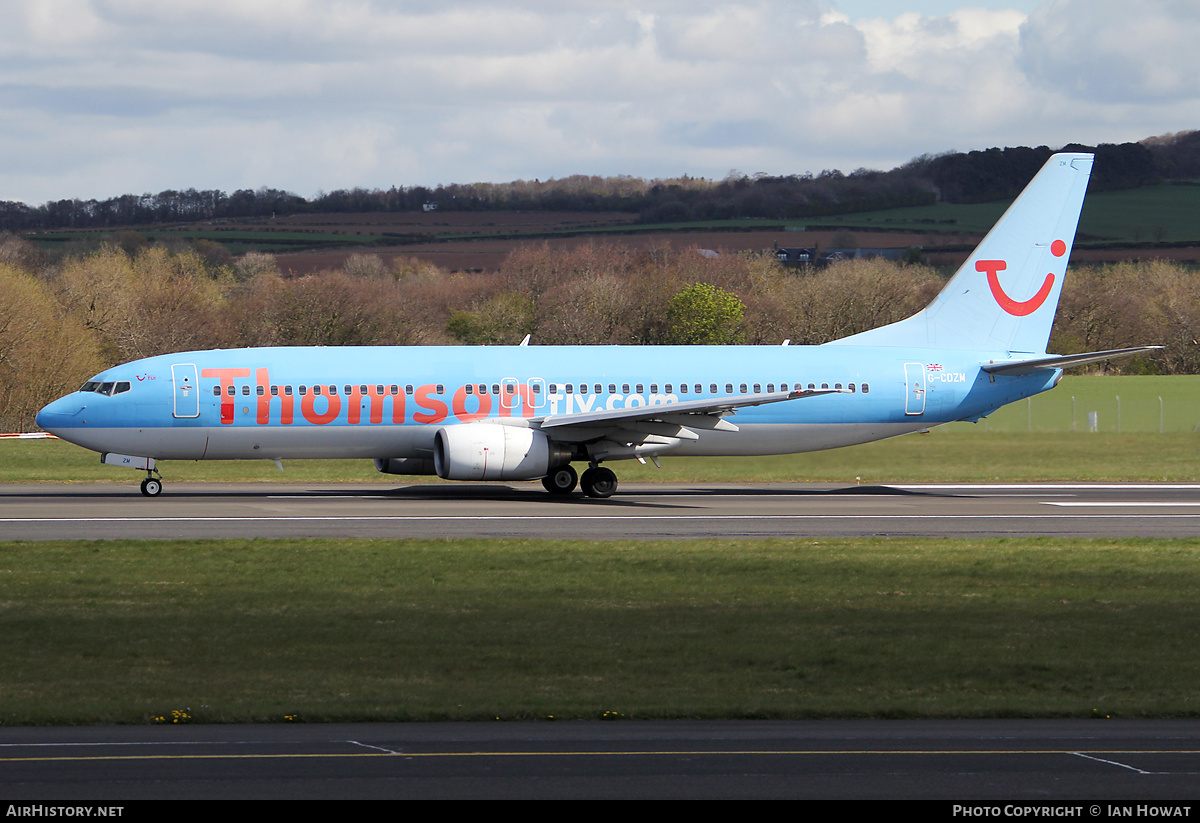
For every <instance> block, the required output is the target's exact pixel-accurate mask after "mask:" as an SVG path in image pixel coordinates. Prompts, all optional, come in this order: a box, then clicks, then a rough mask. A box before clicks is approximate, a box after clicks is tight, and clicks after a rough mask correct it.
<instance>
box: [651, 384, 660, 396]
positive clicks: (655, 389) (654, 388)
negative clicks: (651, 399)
mask: <svg viewBox="0 0 1200 823" xmlns="http://www.w3.org/2000/svg"><path fill="white" fill-rule="evenodd" d="M650 393H651V394H658V384H657V383H651V384H650Z"/></svg>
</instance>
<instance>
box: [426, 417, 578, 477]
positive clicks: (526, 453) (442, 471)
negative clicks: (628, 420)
mask: <svg viewBox="0 0 1200 823" xmlns="http://www.w3.org/2000/svg"><path fill="white" fill-rule="evenodd" d="M570 462H571V452H570V450H569V449H567V448H564V447H563V446H561V445H559V444H557V443H555V442H554V441H552V440H551V439H550V438H549V437H547V436H546V435H545V434H543V433H542V432H540V431H537V430H536V429H526V428H521V427H518V426H497V425H494V424H491V423H464V424H462V425H458V426H447V427H446V428H444V429H439V430H438V433H437V436H436V438H435V440H434V446H433V465H434V467H435V468H436V470H437V475H438V477H440V478H442V479H443V480H533V479H535V478H538V477H545V476H546V475H548V474H549V473H550V472H551V471H552V470H553V469H556V468H558V467H559V466H563V465H566V464H567V463H570Z"/></svg>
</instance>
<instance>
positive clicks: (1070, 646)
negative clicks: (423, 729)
mask: <svg viewBox="0 0 1200 823" xmlns="http://www.w3.org/2000/svg"><path fill="white" fill-rule="evenodd" d="M1198 552H1200V541H1151V540H1130V541H1070V540H1032V541H1013V540H982V541H979V540H975V541H967V540H939V541H915V540H887V541H885V540H821V541H813V540H798V541H742V542H706V541H696V542H691V543H682V542H672V543H636V544H634V543H620V542H614V543H584V542H568V541H562V542H536V541H449V542H447V541H442V542H438V541H404V540H396V541H348V540H347V541H296V540H280V541H224V542H157V543H149V542H135V541H119V542H105V543H39V544H12V543H8V544H0V575H3V579H4V580H5V583H4V597H3V600H2V602H0V619H2V620H3V626H4V632H3V647H4V665H3V666H2V667H0V722H3V723H5V724H27V723H96V722H102V723H141V722H156V721H157V719H159V718H166V719H167V720H168V721H169V720H170V719H172V713H173V712H179V713H181V714H180V715H176V716H177V717H178V716H181V717H184V718H186V719H191V720H195V721H207V722H233V721H249V720H253V721H280V720H284V719H285V718H289V717H296V716H298V717H299V718H300V719H303V720H309V721H318V720H434V719H493V718H496V719H538V718H546V719H548V718H556V719H569V718H592V719H598V718H602V717H605V716H608V717H619V718H629V719H638V718H654V717H690V718H723V717H824V716H843V717H844V716H856V717H857V716H861V717H918V716H919V717H966V716H1001V717H1003V716H1076V717H1080V716H1091V715H1095V714H1099V715H1101V716H1108V715H1111V716H1126V717H1128V716H1192V715H1196V714H1197V713H1200V693H1198V692H1197V691H1196V689H1195V683H1196V681H1197V679H1198V678H1200V657H1197V655H1196V654H1195V649H1194V645H1195V644H1194V641H1195V638H1196V637H1197V636H1198V634H1200V609H1198V608H1197V606H1198V605H1200V595H1198V594H1197V592H1200V563H1198V562H1197V561H1198V560H1200V557H1198Z"/></svg>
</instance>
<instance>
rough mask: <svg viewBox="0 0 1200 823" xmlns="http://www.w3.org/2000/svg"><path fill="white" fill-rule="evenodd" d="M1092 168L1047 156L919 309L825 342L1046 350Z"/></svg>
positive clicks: (1017, 352)
mask: <svg viewBox="0 0 1200 823" xmlns="http://www.w3.org/2000/svg"><path fill="white" fill-rule="evenodd" d="M1091 171H1092V155H1090V154H1056V155H1054V156H1053V157H1051V158H1050V159H1049V160H1047V161H1046V165H1044V166H1042V169H1041V171H1039V172H1038V173H1037V175H1036V176H1035V177H1034V178H1033V180H1032V181H1031V182H1030V183H1029V185H1028V186H1026V187H1025V190H1024V191H1023V192H1021V194H1020V196H1019V197H1018V198H1017V199H1016V200H1015V201H1014V202H1013V204H1012V205H1011V206H1009V207H1008V210H1007V211H1006V212H1004V216H1003V217H1001V218H1000V220H999V222H998V223H996V225H995V226H993V227H992V230H991V231H990V232H988V235H987V237H985V238H983V242H981V243H980V244H979V246H978V247H976V249H975V251H974V252H972V254H971V256H970V257H968V258H967V262H966V263H964V264H963V265H962V267H961V268H960V269H959V270H958V271H957V272H955V274H954V276H953V277H952V278H950V282H948V283H947V284H946V287H945V288H944V289H942V291H941V293H940V294H938V296H937V297H936V298H934V300H933V302H932V303H930V304H929V305H928V306H926V307H925V309H924V310H922V311H920V312H918V313H917V314H914V315H913V316H912V317H909V318H908V319H906V320H901V321H900V322H898V323H892V324H891V325H888V326H882V327H880V328H878V329H872V330H870V331H866V332H862V333H860V334H855V335H852V336H850V337H846V338H843V339H842V340H837V341H834V343H832V344H831V345H854V346H919V347H926V346H928V347H937V348H945V349H961V350H971V351H986V352H996V353H1005V354H1007V355H1008V356H1016V357H1019V356H1022V355H1026V354H1042V353H1045V351H1046V343H1047V342H1048V341H1049V340H1050V327H1051V326H1052V325H1053V323H1054V313H1055V310H1056V309H1057V307H1058V297H1059V294H1060V293H1061V292H1062V285H1063V276H1064V275H1065V273H1066V270H1067V260H1068V258H1069V257H1070V256H1071V245H1072V244H1073V243H1074V241H1075V228H1076V226H1077V225H1078V223H1079V211H1080V209H1082V208H1083V195H1084V192H1085V191H1086V189H1087V183H1088V177H1089V175H1090V174H1091Z"/></svg>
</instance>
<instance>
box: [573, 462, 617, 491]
mask: <svg viewBox="0 0 1200 823" xmlns="http://www.w3.org/2000/svg"><path fill="white" fill-rule="evenodd" d="M579 485H580V487H581V488H582V489H583V493H584V494H586V495H587V496H588V497H597V498H600V499H604V498H606V497H612V496H613V492H615V491H616V490H617V476H616V475H615V474H613V471H612V469H606V468H604V467H603V466H594V467H593V468H590V469H588V470H587V471H585V472H584V473H583V477H582V478H580V480H579Z"/></svg>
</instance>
